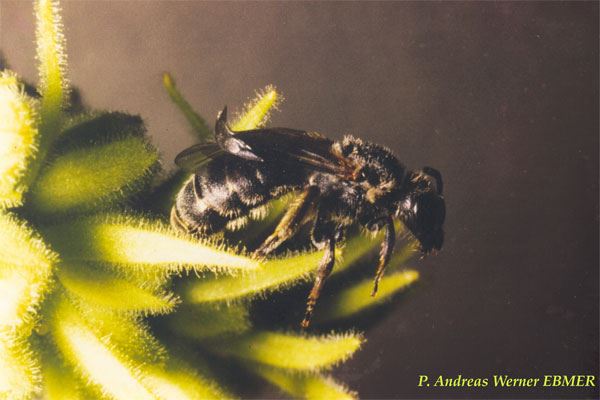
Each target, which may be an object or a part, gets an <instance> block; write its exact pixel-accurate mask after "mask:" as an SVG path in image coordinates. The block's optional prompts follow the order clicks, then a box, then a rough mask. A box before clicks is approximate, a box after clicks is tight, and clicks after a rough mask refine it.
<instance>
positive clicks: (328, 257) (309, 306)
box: [300, 235, 335, 329]
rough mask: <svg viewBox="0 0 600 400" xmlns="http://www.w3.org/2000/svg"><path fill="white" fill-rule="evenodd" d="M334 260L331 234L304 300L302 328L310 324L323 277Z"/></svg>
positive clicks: (326, 274) (329, 271)
mask: <svg viewBox="0 0 600 400" xmlns="http://www.w3.org/2000/svg"><path fill="white" fill-rule="evenodd" d="M334 262H335V238H334V236H333V235H332V236H331V237H330V238H329V239H327V240H326V244H325V254H324V255H323V258H322V259H321V263H320V264H319V269H318V270H317V276H316V278H315V283H314V285H313V288H312V290H311V291H310V294H309V295H308V300H307V302H306V313H305V314H304V319H303V320H302V323H301V324H300V326H301V327H302V329H306V328H308V326H309V325H310V320H311V318H312V314H313V311H314V309H315V304H317V300H318V299H319V296H320V294H321V289H323V285H324V283H325V279H327V277H328V276H329V274H330V273H331V270H333V264H334Z"/></svg>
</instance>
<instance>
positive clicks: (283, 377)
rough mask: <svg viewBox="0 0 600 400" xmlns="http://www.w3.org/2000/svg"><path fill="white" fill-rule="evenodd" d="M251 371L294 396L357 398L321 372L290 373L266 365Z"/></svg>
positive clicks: (311, 399)
mask: <svg viewBox="0 0 600 400" xmlns="http://www.w3.org/2000/svg"><path fill="white" fill-rule="evenodd" d="M253 372H255V373H256V374H258V375H260V376H261V377H262V378H264V379H265V380H267V381H269V382H270V383H272V384H273V385H275V386H277V387H279V388H280V389H281V390H283V391H284V392H286V393H288V394H290V395H291V396H293V397H294V398H300V399H307V400H313V399H314V400H322V399H335V400H351V399H356V398H357V395H356V393H354V392H352V391H350V390H348V388H346V387H345V386H344V385H341V384H339V383H338V382H336V381H334V380H333V379H332V378H331V377H329V376H324V375H322V374H318V373H292V372H290V371H286V370H281V369H278V368H271V367H266V366H259V367H258V368H255V369H253Z"/></svg>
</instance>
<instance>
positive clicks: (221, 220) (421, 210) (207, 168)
mask: <svg viewBox="0 0 600 400" xmlns="http://www.w3.org/2000/svg"><path fill="white" fill-rule="evenodd" d="M175 163H176V164H177V165H178V166H179V167H181V168H183V169H184V170H187V171H189V172H193V175H192V176H191V178H190V179H189V180H188V181H187V182H186V183H185V185H184V186H183V188H182V189H181V191H180V192H179V194H178V195H177V198H176V201H175V205H174V206H173V208H172V210H171V224H172V225H173V226H174V227H175V228H177V229H179V230H182V231H185V232H187V233H190V234H194V235H211V234H214V233H217V232H220V231H223V230H224V229H228V228H231V227H235V226H240V225H242V224H243V223H244V222H245V221H247V219H248V218H249V217H252V218H259V217H260V216H262V215H264V214H265V210H266V207H267V203H268V202H269V201H270V200H272V199H276V198H278V197H280V196H282V195H284V194H286V193H289V192H295V193H298V195H297V197H296V198H295V200H294V201H293V202H292V204H291V205H290V206H289V208H288V209H287V211H286V212H285V214H284V216H283V217H282V218H281V220H280V222H279V224H278V225H277V227H276V228H275V231H274V232H273V233H272V234H271V235H270V236H269V237H268V238H267V239H266V240H265V241H264V242H263V243H262V244H261V245H260V246H259V247H258V249H256V250H255V252H254V256H255V257H257V258H264V257H266V256H268V255H269V254H270V253H271V252H273V251H274V250H275V249H277V248H278V247H279V246H280V245H281V244H282V243H284V242H285V241H286V240H288V239H290V238H292V237H293V236H294V235H295V234H296V233H297V232H298V230H299V228H300V227H301V226H303V225H305V224H308V223H311V224H312V231H311V240H312V242H313V244H314V245H315V246H316V247H317V248H319V249H323V248H324V250H325V251H324V255H323V258H322V259H321V261H320V263H319V266H318V270H317V275H316V278H315V281H314V284H313V288H312V290H311V291H310V294H309V295H308V301H307V306H306V312H305V316H304V319H303V321H302V324H301V326H302V327H303V328H306V327H308V326H309V324H310V320H311V317H312V313H313V310H314V307H315V304H316V302H317V299H318V298H319V295H320V293H321V290H322V288H323V284H324V282H325V279H326V278H327V277H328V276H329V274H330V273H331V271H332V269H333V265H334V261H335V245H336V243H337V242H338V241H340V240H343V236H344V231H345V229H346V228H347V227H348V226H349V225H351V224H353V223H354V222H358V223H359V224H360V225H361V226H363V227H365V228H366V229H368V230H370V231H379V230H380V229H385V238H384V240H383V242H382V244H381V251H380V255H379V262H378V264H377V268H376V272H375V278H374V284H373V292H372V295H375V294H376V293H377V287H378V283H379V281H380V279H381V277H382V275H383V273H384V270H385V267H386V265H387V264H388V262H389V260H390V257H391V255H392V252H393V249H394V244H395V241H396V234H395V231H394V219H399V220H400V221H401V222H402V223H403V224H404V225H405V226H406V228H407V229H408V231H409V232H410V233H411V234H412V236H413V237H414V238H415V239H416V240H417V243H418V245H419V248H420V251H421V252H422V254H428V253H430V252H432V251H434V250H439V249H441V247H442V243H443V240H444V231H443V224H444V218H445V213H446V206H445V201H444V197H443V193H442V191H443V183H442V176H441V174H440V173H439V172H438V171H437V170H435V169H433V168H430V167H424V168H423V169H421V170H418V171H412V170H409V169H407V168H406V167H405V166H404V165H403V164H402V163H400V161H398V159H397V158H396V157H395V156H394V155H393V154H392V153H391V151H390V150H388V149H386V148H384V147H382V146H379V145H377V144H374V143H370V142H366V141H363V140H361V139H359V138H355V137H353V136H345V137H344V138H343V139H342V140H341V141H333V140H331V139H328V138H326V137H324V136H323V135H321V134H319V133H315V132H307V131H302V130H295V129H288V128H269V129H255V130H249V131H240V132H234V131H232V130H231V129H230V128H229V125H228V124H227V107H225V108H224V109H223V111H221V113H219V116H218V118H217V121H216V125H215V141H214V142H209V143H200V144H196V145H194V146H192V147H189V148H187V149H185V150H184V151H182V152H181V153H180V154H179V155H177V157H176V158H175Z"/></svg>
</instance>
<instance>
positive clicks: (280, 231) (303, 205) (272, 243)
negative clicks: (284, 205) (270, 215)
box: [254, 186, 319, 258]
mask: <svg viewBox="0 0 600 400" xmlns="http://www.w3.org/2000/svg"><path fill="white" fill-rule="evenodd" d="M318 197H319V188H318V187H316V186H309V187H307V188H306V189H305V190H304V191H303V192H302V193H301V194H300V196H299V197H298V199H297V200H296V201H294V203H293V204H292V205H291V207H290V208H289V209H288V211H287V212H286V213H285V215H284V216H283V218H281V221H279V224H278V225H277V228H275V231H274V232H273V233H272V234H271V235H270V236H269V237H268V238H267V239H266V240H265V241H264V243H263V244H261V245H260V247H259V248H258V249H256V251H255V252H254V257H255V258H264V257H266V256H267V255H268V254H269V253H271V252H272V251H273V250H275V249H276V248H277V247H279V245H281V244H282V243H283V242H285V241H286V240H287V239H289V238H291V237H292V236H294V234H295V233H296V232H297V231H298V229H299V228H300V226H301V225H302V222H303V221H304V219H305V218H306V216H307V215H309V213H310V212H311V211H312V210H313V209H314V206H315V204H316V202H317V198H318Z"/></svg>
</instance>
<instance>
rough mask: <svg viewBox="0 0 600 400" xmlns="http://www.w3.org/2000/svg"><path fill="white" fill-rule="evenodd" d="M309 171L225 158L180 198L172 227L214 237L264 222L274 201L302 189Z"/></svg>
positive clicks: (188, 184) (209, 166)
mask: <svg viewBox="0 0 600 400" xmlns="http://www.w3.org/2000/svg"><path fill="white" fill-rule="evenodd" d="M306 175H307V173H306V171H303V170H299V169H295V170H294V169H291V170H285V169H284V170H282V169H281V166H279V167H278V170H274V169H273V168H272V166H271V165H268V164H265V163H261V162H257V161H250V160H244V159H241V158H239V157H236V156H233V155H230V154H223V155H220V156H219V157H217V158H215V159H213V160H212V161H211V162H210V163H208V164H207V165H206V166H204V167H202V168H200V169H199V170H197V171H196V172H195V173H194V174H193V175H192V177H191V178H190V179H189V180H188V181H187V182H186V183H185V185H184V187H183V188H182V190H181V191H180V192H179V194H178V195H177V198H176V201H175V205H174V206H173V209H172V211H171V223H172V224H173V225H174V226H176V227H178V228H179V229H182V230H184V231H186V232H188V233H192V234H200V235H205V234H206V235H211V234H214V233H217V232H220V231H222V230H224V229H232V230H233V229H237V228H239V227H241V226H243V225H244V224H245V222H246V221H247V220H248V218H251V219H260V218H262V217H264V216H265V214H266V212H267V204H268V202H269V201H270V200H273V199H274V198H278V197H280V196H282V195H284V194H286V193H288V192H290V191H293V190H298V189H300V188H301V187H302V186H303V184H304V182H305V181H306V179H307V177H306Z"/></svg>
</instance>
